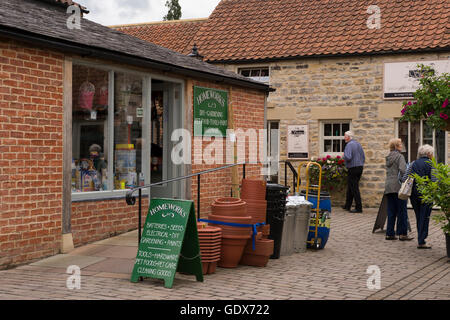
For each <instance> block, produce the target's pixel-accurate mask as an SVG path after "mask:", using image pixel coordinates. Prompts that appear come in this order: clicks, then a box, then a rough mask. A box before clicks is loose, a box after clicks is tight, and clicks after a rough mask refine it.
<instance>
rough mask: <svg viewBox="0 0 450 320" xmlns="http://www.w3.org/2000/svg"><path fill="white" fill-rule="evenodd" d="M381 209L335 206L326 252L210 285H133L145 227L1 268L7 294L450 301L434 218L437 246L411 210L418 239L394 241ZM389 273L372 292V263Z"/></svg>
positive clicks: (243, 269) (190, 279)
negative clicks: (423, 239) (73, 271)
mask: <svg viewBox="0 0 450 320" xmlns="http://www.w3.org/2000/svg"><path fill="white" fill-rule="evenodd" d="M376 214H377V210H375V209H366V210H365V212H364V213H363V214H351V213H348V212H344V211H342V210H337V209H333V215H332V223H331V234H330V239H329V241H328V243H327V245H326V247H325V249H323V250H319V251H312V250H308V251H307V252H306V253H295V254H293V255H290V256H281V258H280V259H271V260H270V261H269V263H268V265H267V267H265V268H257V267H249V266H239V267H238V268H234V269H225V268H219V267H218V268H217V270H216V273H214V274H211V275H205V276H204V279H205V281H204V282H203V283H201V282H196V281H195V277H194V276H187V275H182V274H177V276H176V278H175V281H174V285H173V288H172V289H167V288H164V286H163V283H162V281H160V280H155V279H146V280H145V281H143V282H140V283H131V282H130V276H131V271H132V268H133V263H134V258H135V256H136V251H137V231H133V232H130V233H127V234H123V235H120V236H117V237H114V238H111V239H106V240H102V241H99V242H96V243H94V244H90V245H86V246H83V247H79V248H77V249H75V250H74V251H73V252H71V253H70V254H61V255H57V256H54V257H50V258H46V259H43V260H40V261H37V262H34V263H31V264H29V265H23V266H19V267H17V268H14V269H10V270H3V271H0V299H2V300H4V299H33V300H34V299H69V300H76V299H83V300H85V299H88V300H96V299H120V300H122V299H133V300H137V299H145V300H222V299H226V300H230V299H232V300H234V299H239V300H275V299H281V300H289V299H295V300H299V299H300V300H303V299H320V300H323V299H333V300H336V299H337V300H341V299H369V300H372V299H377V300H378V299H391V300H392V299H395V300H397V299H445V300H449V299H450V268H449V267H450V263H449V261H448V259H447V257H446V250H445V237H444V234H443V232H442V230H440V229H439V228H438V227H437V226H436V225H435V223H434V222H433V221H431V222H430V235H429V238H428V243H429V244H431V245H432V246H433V248H432V249H431V250H418V249H417V248H416V245H417V242H416V230H415V218H414V214H413V212H412V211H411V210H410V211H409V218H410V222H411V227H412V229H413V232H412V236H414V237H415V239H414V240H413V241H410V242H402V241H386V240H384V234H383V233H382V232H376V233H372V228H373V225H374V221H375V218H376ZM69 265H78V266H79V267H80V268H81V288H80V289H73V290H70V289H68V288H67V286H66V282H67V279H68V277H69V276H70V275H69V274H67V273H66V272H67V267H68V266H69ZM372 265H376V266H378V267H379V268H380V270H381V289H379V290H376V289H375V290H373V289H372V290H371V289H368V287H367V280H368V279H369V277H370V276H371V275H370V274H368V273H367V269H368V267H369V266H372Z"/></svg>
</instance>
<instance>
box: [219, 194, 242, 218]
mask: <svg viewBox="0 0 450 320" xmlns="http://www.w3.org/2000/svg"><path fill="white" fill-rule="evenodd" d="M211 211H212V214H214V215H218V216H233V217H234V216H238V217H245V216H248V214H247V203H246V202H245V201H243V200H241V199H238V198H218V199H216V200H215V201H214V203H213V204H212V205H211Z"/></svg>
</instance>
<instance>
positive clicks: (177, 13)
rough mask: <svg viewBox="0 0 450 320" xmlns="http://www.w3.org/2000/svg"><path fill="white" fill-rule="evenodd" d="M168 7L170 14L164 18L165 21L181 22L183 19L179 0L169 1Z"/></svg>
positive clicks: (167, 2)
mask: <svg viewBox="0 0 450 320" xmlns="http://www.w3.org/2000/svg"><path fill="white" fill-rule="evenodd" d="M166 7H167V8H168V9H169V12H167V14H166V15H165V16H164V18H163V19H164V21H167V20H179V19H180V18H181V6H180V4H179V3H178V0H167V1H166Z"/></svg>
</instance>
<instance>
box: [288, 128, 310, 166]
mask: <svg viewBox="0 0 450 320" xmlns="http://www.w3.org/2000/svg"><path fill="white" fill-rule="evenodd" d="M287 140H288V158H291V159H308V158H309V134H308V125H298V126H288V134H287Z"/></svg>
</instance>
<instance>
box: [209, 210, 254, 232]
mask: <svg viewBox="0 0 450 320" xmlns="http://www.w3.org/2000/svg"><path fill="white" fill-rule="evenodd" d="M208 220H214V221H220V222H229V223H240V224H251V222H252V217H250V216H246V217H233V216H218V215H214V214H210V215H208ZM208 224H209V225H210V226H213V227H219V228H221V229H222V235H241V236H247V237H250V236H251V235H252V233H253V230H252V228H251V227H235V226H227V225H219V224H214V223H213V222H209V223H208Z"/></svg>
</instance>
